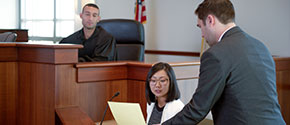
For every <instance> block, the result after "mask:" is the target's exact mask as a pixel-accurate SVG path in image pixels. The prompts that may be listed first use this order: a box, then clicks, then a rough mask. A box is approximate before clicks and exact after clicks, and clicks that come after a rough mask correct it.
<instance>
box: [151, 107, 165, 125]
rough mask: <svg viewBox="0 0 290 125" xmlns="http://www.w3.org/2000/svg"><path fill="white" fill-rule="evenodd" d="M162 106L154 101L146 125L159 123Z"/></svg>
mask: <svg viewBox="0 0 290 125" xmlns="http://www.w3.org/2000/svg"><path fill="white" fill-rule="evenodd" d="M163 109H164V107H162V108H160V107H159V106H158V103H157V102H156V103H155V106H154V108H153V111H152V114H151V117H150V119H149V122H148V125H153V124H160V122H161V118H162V113H163Z"/></svg>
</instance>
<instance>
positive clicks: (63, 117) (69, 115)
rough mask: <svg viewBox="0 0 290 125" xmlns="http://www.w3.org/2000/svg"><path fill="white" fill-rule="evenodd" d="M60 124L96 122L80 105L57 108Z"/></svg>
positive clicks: (81, 124)
mask: <svg viewBox="0 0 290 125" xmlns="http://www.w3.org/2000/svg"><path fill="white" fill-rule="evenodd" d="M56 114H57V116H58V118H59V120H60V123H59V124H60V125H95V123H94V122H93V121H92V120H91V119H90V118H89V116H88V115H87V114H86V113H84V112H83V111H82V110H81V109H80V108H79V107H77V106H73V107H65V108H56Z"/></svg>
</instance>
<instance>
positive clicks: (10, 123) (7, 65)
mask: <svg viewBox="0 0 290 125" xmlns="http://www.w3.org/2000/svg"><path fill="white" fill-rule="evenodd" d="M17 68H18V67H17V63H16V62H0V125H15V124H16V114H17V111H16V109H17V99H18V98H17V94H18V84H17V82H18V81H17V77H18V74H17Z"/></svg>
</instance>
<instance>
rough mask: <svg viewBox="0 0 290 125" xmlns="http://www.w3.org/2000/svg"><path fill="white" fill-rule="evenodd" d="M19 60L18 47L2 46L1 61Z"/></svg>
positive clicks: (0, 50)
mask: <svg viewBox="0 0 290 125" xmlns="http://www.w3.org/2000/svg"><path fill="white" fill-rule="evenodd" d="M16 60H17V48H16V47H2V48H1V49H0V62H4V61H5V62H10V61H16Z"/></svg>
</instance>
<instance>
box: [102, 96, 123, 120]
mask: <svg viewBox="0 0 290 125" xmlns="http://www.w3.org/2000/svg"><path fill="white" fill-rule="evenodd" d="M119 94H120V92H116V93H115V94H114V96H112V97H111V99H110V100H109V101H112V100H113V98H115V97H117V96H118V95H119ZM108 107H109V104H108V103H107V106H106V109H105V112H104V115H103V118H102V120H101V123H100V125H102V124H103V121H104V119H105V116H106V112H107V110H108Z"/></svg>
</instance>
